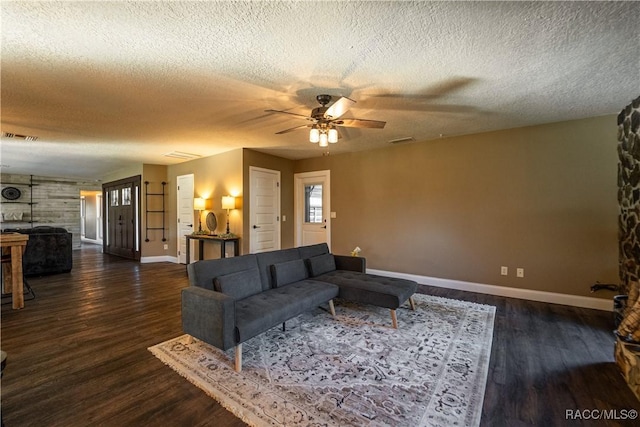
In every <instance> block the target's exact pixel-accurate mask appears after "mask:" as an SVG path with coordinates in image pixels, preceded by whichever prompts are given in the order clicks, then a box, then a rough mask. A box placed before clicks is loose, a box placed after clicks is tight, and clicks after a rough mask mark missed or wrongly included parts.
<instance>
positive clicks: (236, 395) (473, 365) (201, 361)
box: [149, 294, 495, 426]
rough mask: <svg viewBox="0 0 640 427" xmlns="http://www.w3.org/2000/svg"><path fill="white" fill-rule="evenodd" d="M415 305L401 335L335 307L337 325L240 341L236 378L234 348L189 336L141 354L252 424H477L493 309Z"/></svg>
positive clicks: (350, 306) (449, 303) (318, 316)
mask: <svg viewBox="0 0 640 427" xmlns="http://www.w3.org/2000/svg"><path fill="white" fill-rule="evenodd" d="M414 297H415V298H416V302H417V305H418V310H416V311H412V310H408V309H407V310H405V312H404V313H403V315H402V316H403V319H404V321H403V327H402V328H401V329H392V328H390V327H388V326H385V324H386V323H388V321H387V317H388V310H386V309H384V308H381V307H372V306H369V305H359V304H356V303H348V302H343V303H340V304H336V312H337V319H334V318H332V317H331V316H328V315H327V313H326V312H324V311H322V310H321V309H317V310H314V311H312V312H307V313H303V314H302V315H300V316H298V317H295V318H293V319H291V320H289V321H287V328H286V331H283V330H282V328H271V329H270V330H268V331H267V332H265V333H264V334H261V335H259V336H256V337H254V338H252V339H251V340H249V341H247V342H245V347H246V350H247V351H246V352H245V360H244V368H243V371H242V372H239V373H238V372H235V371H234V370H233V366H232V365H231V364H229V359H230V357H231V356H230V355H232V354H233V350H229V352H223V351H222V350H219V349H217V348H215V347H212V346H210V345H208V344H205V343H203V342H202V341H199V340H195V339H194V340H193V341H192V342H191V343H189V342H188V339H187V338H188V336H187V335H184V336H181V337H178V338H174V339H172V340H169V341H166V342H164V343H162V344H158V345H156V346H153V347H151V348H149V350H150V351H151V352H152V353H153V354H154V355H155V356H156V357H157V358H159V359H160V360H161V361H162V362H164V363H165V364H167V365H168V366H170V367H171V368H172V369H174V370H175V371H176V372H178V373H179V374H180V375H181V376H183V377H185V378H186V379H188V380H189V381H191V382H192V383H193V384H195V385H196V386H198V387H199V388H201V389H202V390H203V391H205V392H206V393H207V394H209V395H210V396H212V397H213V398H214V399H216V400H217V401H218V402H220V404H221V405H222V406H224V407H225V408H227V409H228V410H230V411H231V412H232V413H234V414H235V415H236V416H238V417H239V418H241V419H242V420H243V421H245V422H247V423H248V424H250V425H254V426H267V425H268V426H274V425H287V426H303V425H304V426H306V425H312V424H313V425H376V426H382V425H415V426H417V425H459V426H478V425H479V424H480V416H481V414H482V403H483V399H484V392H485V386H486V382H487V372H488V368H489V359H490V355H491V343H492V336H493V323H494V317H495V307H493V306H488V305H481V304H476V303H471V302H466V301H457V300H451V299H445V298H439V297H434V296H430V295H423V294H415V295H414ZM425 325H438V326H437V327H425Z"/></svg>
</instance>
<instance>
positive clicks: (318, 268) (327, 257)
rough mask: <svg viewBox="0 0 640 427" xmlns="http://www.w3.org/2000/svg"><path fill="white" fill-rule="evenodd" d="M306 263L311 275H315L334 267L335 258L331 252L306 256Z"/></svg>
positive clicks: (332, 269)
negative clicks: (310, 256)
mask: <svg viewBox="0 0 640 427" xmlns="http://www.w3.org/2000/svg"><path fill="white" fill-rule="evenodd" d="M306 263H307V268H308V269H309V275H310V276H311V277H316V276H319V275H321V274H325V273H328V272H330V271H334V270H335V269H336V260H335V258H334V257H333V254H324V255H319V256H314V257H312V258H308V259H307V260H306Z"/></svg>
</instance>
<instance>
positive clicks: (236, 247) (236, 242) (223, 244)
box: [184, 234, 240, 265]
mask: <svg viewBox="0 0 640 427" xmlns="http://www.w3.org/2000/svg"><path fill="white" fill-rule="evenodd" d="M184 237H186V239H187V265H189V263H190V262H191V245H190V240H197V241H198V259H199V260H202V259H203V258H202V255H203V254H204V242H218V243H220V258H225V257H226V248H227V242H233V255H234V256H238V255H240V238H239V237H222V236H210V235H207V234H187V235H185V236H184Z"/></svg>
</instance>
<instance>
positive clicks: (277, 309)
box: [235, 279, 338, 343]
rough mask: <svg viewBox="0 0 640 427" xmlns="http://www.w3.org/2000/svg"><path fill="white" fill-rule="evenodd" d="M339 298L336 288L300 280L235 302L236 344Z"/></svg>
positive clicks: (330, 285) (327, 284) (321, 283)
mask: <svg viewBox="0 0 640 427" xmlns="http://www.w3.org/2000/svg"><path fill="white" fill-rule="evenodd" d="M336 296H338V287H337V286H336V285H332V284H329V283H324V282H318V281H315V280H309V279H307V280H302V281H299V282H296V283H292V284H290V285H288V286H283V287H281V288H276V289H269V290H267V291H264V292H260V293H259V294H256V295H252V296H250V297H249V298H245V299H243V300H242V301H237V302H236V306H235V309H236V342H237V343H241V342H244V341H246V340H248V339H249V338H253V337H255V336H256V335H258V334H261V333H262V332H264V331H266V330H268V329H270V328H273V327H274V326H276V325H279V324H281V323H282V322H285V321H287V320H289V319H291V318H293V317H295V316H298V315H299V314H302V313H304V312H306V311H309V310H311V309H313V308H315V307H318V306H319V305H321V304H325V303H326V302H327V301H329V300H330V299H333V298H335V297H336Z"/></svg>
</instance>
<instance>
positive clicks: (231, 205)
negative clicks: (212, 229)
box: [222, 196, 236, 234]
mask: <svg viewBox="0 0 640 427" xmlns="http://www.w3.org/2000/svg"><path fill="white" fill-rule="evenodd" d="M235 208H236V198H235V197H233V196H222V209H226V210H227V232H226V234H231V232H230V231H229V211H230V210H231V209H235Z"/></svg>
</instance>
